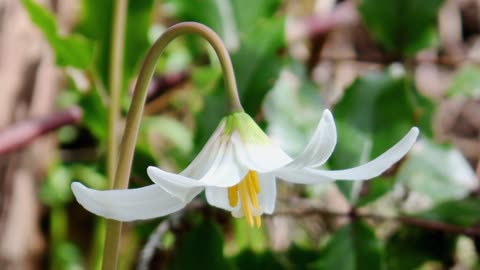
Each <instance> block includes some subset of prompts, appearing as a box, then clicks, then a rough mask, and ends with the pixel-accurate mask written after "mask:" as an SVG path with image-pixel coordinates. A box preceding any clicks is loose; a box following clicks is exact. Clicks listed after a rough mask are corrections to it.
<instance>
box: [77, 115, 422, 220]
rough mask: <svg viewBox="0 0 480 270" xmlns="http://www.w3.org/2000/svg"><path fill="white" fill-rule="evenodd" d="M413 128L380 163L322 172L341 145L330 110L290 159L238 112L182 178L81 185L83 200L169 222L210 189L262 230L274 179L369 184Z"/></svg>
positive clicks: (155, 176) (155, 175)
mask: <svg viewBox="0 0 480 270" xmlns="http://www.w3.org/2000/svg"><path fill="white" fill-rule="evenodd" d="M418 133H419V131H418V129H417V128H416V127H414V128H412V129H411V130H410V131H409V132H408V133H407V135H406V136H405V137H404V138H403V139H401V140H400V141H399V142H398V143H397V144H395V145H394V146H393V147H392V148H390V149H388V150H387V151H386V152H385V153H383V154H382V155H380V156H379V157H377V158H376V159H374V160H372V161H370V162H368V163H366V164H363V165H361V166H358V167H354V168H350V169H345V170H322V169H318V167H320V166H322V165H323V164H324V163H325V162H326V161H327V159H328V158H329V157H330V155H331V154H332V152H333V150H334V148H335V145H336V143H337V132H336V127H335V122H334V120H333V116H332V114H331V113H330V111H328V110H325V111H324V113H323V115H322V118H321V119H320V122H319V124H318V127H317V128H316V130H315V132H314V133H313V136H312V138H311V139H310V141H309V143H308V144H307V146H306V147H305V149H304V151H303V152H302V153H301V154H300V155H299V156H298V157H296V158H291V157H290V156H289V155H287V154H286V153H285V152H284V151H282V149H280V148H279V147H278V146H276V145H275V144H274V143H273V142H272V140H271V139H270V138H269V137H268V136H267V135H266V134H265V133H264V132H263V131H262V130H261V129H260V127H258V125H257V124H256V123H255V121H254V120H253V119H252V118H251V117H250V116H249V115H248V114H246V113H244V112H237V113H232V114H230V115H228V116H226V117H225V118H223V119H222V121H221V122H220V124H219V126H218V127H217V129H216V130H215V132H214V133H213V135H212V137H211V138H210V139H209V140H208V142H207V143H206V145H205V146H204V147H203V149H202V150H201V151H200V153H199V154H198V155H197V157H196V158H195V159H194V160H193V161H192V162H191V163H190V165H189V166H188V167H187V168H185V169H184V170H183V171H182V172H180V173H178V174H176V173H171V172H166V171H164V170H161V169H159V168H157V167H153V166H151V167H148V169H147V173H148V175H149V177H150V178H151V180H152V181H153V182H154V184H153V185H150V186H147V187H143V188H137V189H127V190H107V191H98V190H94V189H90V188H87V187H85V186H84V185H82V184H80V183H78V182H75V183H73V184H72V190H73V193H74V195H75V197H76V199H77V201H78V202H79V203H80V204H81V205H83V206H84V207H85V208H86V209H87V210H89V211H90V212H93V213H95V214H97V215H100V216H103V217H106V218H110V219H116V220H120V221H131V220H139V219H150V218H155V217H159V216H165V215H168V214H170V213H173V212H175V211H178V210H180V209H182V208H183V207H185V205H186V204H188V203H189V202H190V201H191V200H192V199H193V198H195V197H196V196H197V195H198V194H199V193H201V192H202V191H205V195H206V199H207V201H208V203H209V204H211V205H213V206H215V207H219V208H222V209H225V210H227V211H230V212H231V213H232V215H233V216H234V217H245V218H246V220H247V222H248V224H250V225H251V226H253V225H256V226H257V227H260V225H261V218H260V217H261V215H262V214H271V213H273V211H274V208H275V200H276V180H277V179H281V180H284V181H287V182H291V183H297V184H316V183H324V182H330V181H334V180H367V179H371V178H374V177H377V176H379V175H380V174H381V173H382V172H384V171H385V170H387V169H388V168H389V167H390V166H391V165H393V164H394V163H395V162H397V161H398V160H400V159H401V158H402V157H403V156H404V155H405V154H406V153H407V152H408V150H409V149H410V148H411V147H412V146H413V144H414V143H415V140H416V138H417V136H418Z"/></svg>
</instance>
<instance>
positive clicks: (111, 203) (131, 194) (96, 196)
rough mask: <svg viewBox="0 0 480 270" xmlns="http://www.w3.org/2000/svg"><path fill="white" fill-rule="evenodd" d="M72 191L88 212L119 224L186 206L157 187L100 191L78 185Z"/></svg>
mask: <svg viewBox="0 0 480 270" xmlns="http://www.w3.org/2000/svg"><path fill="white" fill-rule="evenodd" d="M72 191H73V194H74V195H75V198H76V199H77V201H78V202H79V203H80V204H81V205H82V206H83V207H84V208H85V209H87V210H88V211H90V212H92V213H94V214H96V215H99V216H102V217H105V218H109V219H115V220H119V221H132V220H140V219H151V218H156V217H161V216H165V215H168V214H170V213H173V212H176V211H178V210H180V209H182V208H183V207H185V203H184V202H182V201H181V200H179V199H178V198H176V197H173V196H171V195H170V194H168V193H167V192H165V191H164V190H163V189H162V188H161V187H159V186H156V185H151V186H147V187H143V188H137V189H123V190H103V191H100V190H95V189H90V188H87V187H85V186H84V185H82V184H80V183H78V182H74V183H72Z"/></svg>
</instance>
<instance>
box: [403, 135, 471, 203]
mask: <svg viewBox="0 0 480 270" xmlns="http://www.w3.org/2000/svg"><path fill="white" fill-rule="evenodd" d="M397 183H402V184H404V185H406V186H407V188H408V189H409V190H411V191H414V192H417V193H419V194H422V195H424V196H426V197H427V198H428V199H429V200H430V201H431V202H432V203H433V204H436V203H439V202H443V201H445V200H452V199H460V198H464V197H465V196H467V195H468V194H469V193H470V192H471V191H472V190H474V189H475V188H476V187H477V186H478V184H477V178H476V176H475V173H474V171H473V170H472V168H471V166H470V164H469V163H468V161H467V160H465V157H464V156H463V155H462V154H461V153H460V152H459V151H458V150H457V149H455V148H452V147H449V146H442V145H438V144H434V143H432V142H430V141H428V140H426V139H421V140H419V141H418V142H417V143H416V145H415V147H414V148H413V149H412V150H411V151H410V153H409V158H408V160H406V161H405V163H404V164H403V166H402V167H401V168H400V171H399V172H398V175H397Z"/></svg>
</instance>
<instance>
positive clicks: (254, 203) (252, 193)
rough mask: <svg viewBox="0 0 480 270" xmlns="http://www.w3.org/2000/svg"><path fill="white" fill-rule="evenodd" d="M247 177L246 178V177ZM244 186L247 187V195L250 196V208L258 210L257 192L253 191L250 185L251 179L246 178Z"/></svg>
mask: <svg viewBox="0 0 480 270" xmlns="http://www.w3.org/2000/svg"><path fill="white" fill-rule="evenodd" d="M247 177H248V176H247ZM245 182H246V185H247V186H248V195H249V196H250V201H251V202H252V206H253V208H255V209H258V199H257V192H256V191H255V185H254V184H253V183H252V182H253V181H252V177H251V176H250V177H248V178H247V179H246V181H245Z"/></svg>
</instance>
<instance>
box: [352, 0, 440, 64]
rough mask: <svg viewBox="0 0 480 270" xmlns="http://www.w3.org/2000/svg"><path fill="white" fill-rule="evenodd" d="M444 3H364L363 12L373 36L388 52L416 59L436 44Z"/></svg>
mask: <svg viewBox="0 0 480 270" xmlns="http://www.w3.org/2000/svg"><path fill="white" fill-rule="evenodd" d="M442 3H443V0H422V1H418V0H361V2H360V6H359V11H360V14H361V16H362V19H363V22H364V24H365V25H366V27H367V28H368V30H369V32H370V33H371V34H372V36H373V37H374V38H375V39H376V40H378V41H379V42H380V43H381V45H383V47H385V49H387V50H389V51H392V52H397V53H401V54H406V55H413V54H415V53H416V52H418V51H419V50H421V49H424V48H427V47H430V46H432V45H434V44H435V43H436V40H437V33H436V31H437V29H436V21H437V14H438V10H439V8H440V6H441V4H442Z"/></svg>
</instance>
